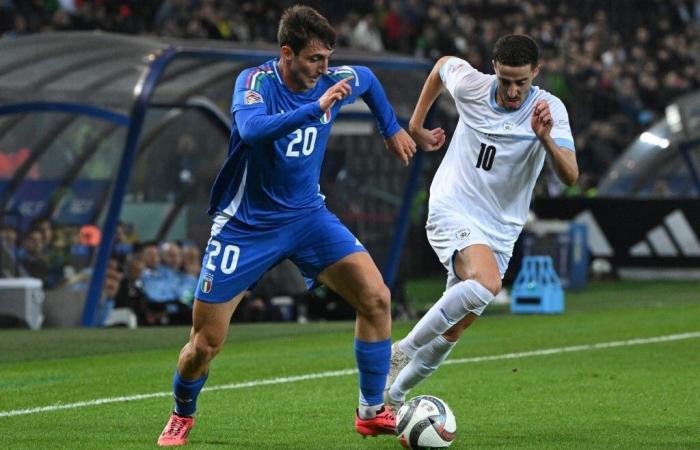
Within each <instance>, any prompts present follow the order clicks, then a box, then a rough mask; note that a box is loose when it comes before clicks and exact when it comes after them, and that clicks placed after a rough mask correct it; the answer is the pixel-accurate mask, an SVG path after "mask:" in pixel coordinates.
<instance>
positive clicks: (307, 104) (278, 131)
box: [209, 60, 400, 227]
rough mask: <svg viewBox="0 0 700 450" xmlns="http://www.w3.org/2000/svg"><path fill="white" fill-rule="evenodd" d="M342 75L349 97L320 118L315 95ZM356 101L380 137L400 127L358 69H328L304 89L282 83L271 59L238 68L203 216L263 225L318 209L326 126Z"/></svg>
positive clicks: (372, 81)
mask: <svg viewBox="0 0 700 450" xmlns="http://www.w3.org/2000/svg"><path fill="white" fill-rule="evenodd" d="M350 76H352V77H354V78H353V79H352V80H351V81H350V85H351V87H352V93H351V94H350V95H349V96H348V97H346V98H345V99H344V100H343V101H342V102H336V103H335V104H334V105H333V107H332V108H331V109H329V110H328V111H327V112H326V113H325V114H324V113H322V112H321V108H320V104H319V101H318V100H319V98H320V97H321V96H322V95H323V94H324V93H325V92H326V90H327V89H328V88H330V87H331V86H333V85H334V84H336V83H337V82H338V81H340V80H342V79H344V78H348V77H350ZM358 97H362V99H363V100H364V101H365V103H367V105H368V106H369V108H370V109H371V110H372V112H373V114H374V115H375V117H376V118H377V122H378V125H379V130H380V132H381V133H382V135H383V136H384V137H385V138H388V137H391V136H393V135H394V134H396V133H397V132H398V131H399V130H400V126H399V124H398V121H397V120H396V114H395V113H394V111H393V109H392V108H391V106H390V105H389V103H388V101H387V99H386V95H385V93H384V90H383V89H382V86H381V84H380V83H379V81H378V80H377V78H376V76H375V75H374V74H373V73H372V71H370V70H369V69H368V68H366V67H359V66H341V67H331V68H329V69H328V73H327V74H326V75H323V76H322V77H320V78H319V80H318V82H317V83H316V86H314V88H312V89H309V90H307V91H305V92H293V91H291V90H289V89H288V88H287V87H286V86H285V84H284V81H283V80H282V77H281V73H280V70H279V67H278V65H277V60H270V61H268V62H266V63H265V64H263V65H261V66H258V67H253V68H249V69H245V70H243V71H242V72H241V73H240V75H239V76H238V79H237V80H236V86H235V88H234V92H233V103H232V106H231V114H232V120H233V126H232V129H231V139H230V142H229V152H228V157H227V159H226V161H225V163H224V166H223V167H222V169H221V171H220V172H219V175H218V176H217V178H216V181H215V182H214V186H213V187H212V192H211V202H210V209H209V214H211V215H213V216H214V215H223V216H225V217H229V218H235V219H236V220H238V221H241V222H243V223H246V224H249V225H253V226H262V227H265V226H273V225H274V224H278V223H280V222H289V221H292V220H294V219H296V218H299V217H300V216H303V215H304V214H305V213H307V212H309V211H311V210H316V209H319V208H322V207H323V206H324V200H323V196H322V195H321V192H320V187H319V178H320V174H321V164H322V162H323V156H324V154H325V151H326V144H327V142H328V137H329V136H330V130H331V125H332V124H333V121H334V120H335V119H336V117H337V115H338V112H339V110H340V108H341V107H342V106H343V105H344V104H348V103H352V102H354V101H355V100H356V99H357V98H358Z"/></svg>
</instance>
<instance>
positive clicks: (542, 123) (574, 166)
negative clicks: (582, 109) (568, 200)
mask: <svg viewBox="0 0 700 450" xmlns="http://www.w3.org/2000/svg"><path fill="white" fill-rule="evenodd" d="M561 108H562V109H563V105H561ZM557 112H558V111H557ZM564 114H566V111H564ZM555 122H556V124H557V126H565V127H567V130H568V135H569V136H570V135H571V130H569V129H568V126H569V121H568V117H567V118H564V119H559V118H557V117H556V115H555V116H553V114H552V111H551V110H550V105H549V103H547V101H546V100H538V101H537V102H536V103H535V107H534V108H533V110H532V117H531V119H530V124H531V125H532V131H534V132H535V135H536V136H537V139H539V140H540V142H541V143H542V145H543V146H544V148H545V150H546V151H547V153H548V154H549V156H550V161H551V163H552V167H553V168H554V172H556V174H557V176H558V177H559V179H560V180H561V181H562V182H564V184H566V185H567V186H573V184H574V183H576V180H577V179H578V163H577V162H576V151H575V149H574V148H573V138H572V139H571V140H570V141H569V140H568V139H556V140H555V138H554V137H552V129H553V127H554V126H555ZM557 140H558V141H559V142H566V143H567V144H565V145H566V146H562V145H560V144H559V143H557ZM568 142H570V144H568ZM569 147H571V148H569Z"/></svg>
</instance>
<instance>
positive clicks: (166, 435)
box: [158, 412, 194, 447]
mask: <svg viewBox="0 0 700 450" xmlns="http://www.w3.org/2000/svg"><path fill="white" fill-rule="evenodd" d="M192 427H194V417H184V416H178V415H177V414H175V412H173V413H172V414H171V415H170V420H168V423H167V424H166V425H165V428H164V429H163V432H162V433H161V434H160V437H159V438H158V446H159V447H174V446H176V445H185V444H187V435H188V434H190V431H192Z"/></svg>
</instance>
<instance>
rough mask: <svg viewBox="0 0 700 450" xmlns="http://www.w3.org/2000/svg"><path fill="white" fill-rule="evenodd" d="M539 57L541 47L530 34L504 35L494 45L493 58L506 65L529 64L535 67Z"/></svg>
mask: <svg viewBox="0 0 700 450" xmlns="http://www.w3.org/2000/svg"><path fill="white" fill-rule="evenodd" d="M539 59H540V49H539V47H537V44H536V43H535V41H534V40H533V39H532V38H531V37H530V36H526V35H524V34H509V35H507V36H503V37H502V38H500V39H499V40H498V41H496V45H494V47H493V60H494V61H496V62H497V63H499V64H503V65H506V66H512V67H520V66H525V65H527V64H529V65H530V66H531V67H533V68H534V67H536V66H537V63H538V62H539Z"/></svg>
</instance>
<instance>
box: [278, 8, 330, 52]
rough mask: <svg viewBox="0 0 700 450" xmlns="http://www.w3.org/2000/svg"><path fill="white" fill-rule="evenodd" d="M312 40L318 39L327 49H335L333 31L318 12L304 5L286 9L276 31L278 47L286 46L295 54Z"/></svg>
mask: <svg viewBox="0 0 700 450" xmlns="http://www.w3.org/2000/svg"><path fill="white" fill-rule="evenodd" d="M313 39H318V40H319V41H321V42H322V43H323V44H324V45H325V46H326V47H327V48H328V49H333V48H335V39H336V36H335V30H334V29H333V27H331V25H330V24H329V23H328V20H327V19H326V18H325V17H323V16H322V15H321V14H319V12H318V11H316V10H315V9H313V8H311V7H309V6H304V5H296V6H292V7H290V8H287V9H286V10H285V11H284V12H283V13H282V19H280V26H279V29H278V30H277V41H278V42H279V44H280V47H282V46H285V45H288V46H289V47H290V48H291V49H292V50H294V53H295V54H296V53H299V52H300V51H301V49H303V48H304V47H306V46H307V45H308V44H309V42H310V41H311V40H313Z"/></svg>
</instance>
